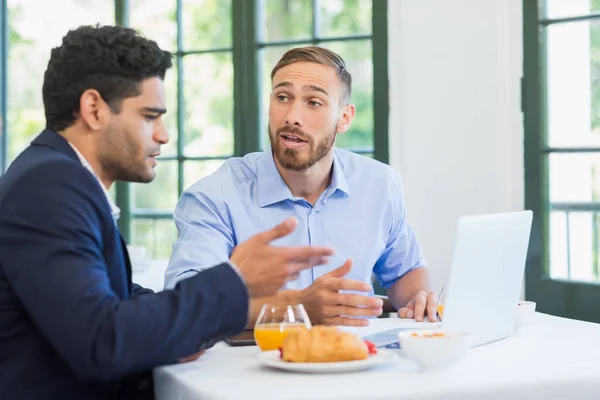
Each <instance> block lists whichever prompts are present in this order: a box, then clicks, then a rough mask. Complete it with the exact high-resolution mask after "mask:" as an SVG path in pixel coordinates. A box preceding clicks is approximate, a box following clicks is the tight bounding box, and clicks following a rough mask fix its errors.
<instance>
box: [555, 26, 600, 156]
mask: <svg viewBox="0 0 600 400" xmlns="http://www.w3.org/2000/svg"><path fill="white" fill-rule="evenodd" d="M547 37H548V43H547V64H548V71H547V79H548V85H547V90H548V112H547V115H548V141H549V145H550V146H556V147H567V146H578V147H584V146H596V147H599V146H600V23H599V22H589V21H584V22H576V23H575V22H574V23H567V24H556V25H550V26H549V27H548V35H547Z"/></svg>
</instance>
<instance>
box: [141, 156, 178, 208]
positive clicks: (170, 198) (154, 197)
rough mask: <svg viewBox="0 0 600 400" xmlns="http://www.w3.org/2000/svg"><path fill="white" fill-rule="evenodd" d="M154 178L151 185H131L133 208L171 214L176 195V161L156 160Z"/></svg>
mask: <svg viewBox="0 0 600 400" xmlns="http://www.w3.org/2000/svg"><path fill="white" fill-rule="evenodd" d="M154 171H155V172H156V177H155V178H154V180H153V181H152V182H151V183H134V184H132V187H133V189H132V193H133V202H132V204H133V206H134V207H133V208H146V209H153V210H164V211H169V212H172V211H173V210H174V209H175V205H176V204H177V200H178V199H179V193H177V161H164V160H158V165H157V166H156V167H155V168H154Z"/></svg>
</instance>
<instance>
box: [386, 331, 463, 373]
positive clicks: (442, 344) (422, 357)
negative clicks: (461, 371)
mask: <svg viewBox="0 0 600 400" xmlns="http://www.w3.org/2000/svg"><path fill="white" fill-rule="evenodd" d="M432 334H443V336H441V337H439V336H438V337H428V336H427V335H432ZM398 339H399V341H400V347H401V348H402V350H403V352H404V354H406V356H407V357H408V358H409V359H411V360H412V361H414V362H416V363H417V364H418V365H419V367H420V368H421V369H422V370H424V371H435V370H443V369H446V368H448V367H450V366H451V365H453V364H455V363H456V362H458V361H459V360H460V359H462V358H463V357H464V356H465V355H466V354H467V351H468V350H469V349H470V348H471V334H470V333H468V332H464V331H455V330H444V329H418V330H414V331H402V332H400V333H398Z"/></svg>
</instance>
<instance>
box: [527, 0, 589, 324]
mask: <svg viewBox="0 0 600 400" xmlns="http://www.w3.org/2000/svg"><path fill="white" fill-rule="evenodd" d="M523 5H524V38H525V46H524V83H525V85H524V93H525V102H524V112H525V154H526V160H525V168H526V206H527V208H530V209H532V210H534V212H535V220H534V227H533V231H532V241H531V245H530V252H529V258H528V265H527V276H526V282H527V287H526V294H527V296H528V297H531V298H533V299H537V300H538V302H539V303H540V306H541V307H540V308H541V311H547V312H551V313H554V314H558V315H565V316H569V317H575V318H581V319H586V320H595V321H599V320H600V311H598V310H594V309H593V307H591V306H590V304H593V303H594V302H595V301H597V300H598V299H600V286H598V283H600V273H599V262H600V260H599V256H600V253H599V249H600V240H599V239H600V236H599V234H600V231H599V227H600V1H598V0H570V1H561V0H539V1H536V2H530V1H524V2H523ZM592 299H594V300H592Z"/></svg>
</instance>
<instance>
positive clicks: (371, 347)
mask: <svg viewBox="0 0 600 400" xmlns="http://www.w3.org/2000/svg"><path fill="white" fill-rule="evenodd" d="M365 343H366V345H367V348H368V349H369V354H377V347H376V346H375V343H373V342H370V341H368V340H365Z"/></svg>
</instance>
